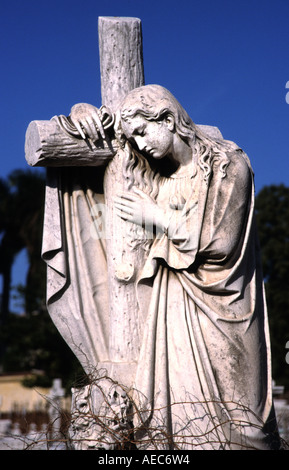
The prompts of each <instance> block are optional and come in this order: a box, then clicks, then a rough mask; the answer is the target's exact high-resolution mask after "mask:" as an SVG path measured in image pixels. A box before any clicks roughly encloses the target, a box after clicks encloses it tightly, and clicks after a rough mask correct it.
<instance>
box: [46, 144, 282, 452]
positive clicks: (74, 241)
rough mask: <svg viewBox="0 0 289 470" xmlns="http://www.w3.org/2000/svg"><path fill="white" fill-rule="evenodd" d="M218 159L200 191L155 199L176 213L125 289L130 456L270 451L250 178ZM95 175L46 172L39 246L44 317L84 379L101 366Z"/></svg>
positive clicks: (103, 318)
mask: <svg viewBox="0 0 289 470" xmlns="http://www.w3.org/2000/svg"><path fill="white" fill-rule="evenodd" d="M228 159H229V163H228V166H227V168H226V174H225V175H224V171H223V169H221V168H220V167H219V166H218V162H216V163H215V164H214V167H213V170H212V176H211V179H210V181H209V183H208V182H207V181H205V180H204V175H203V172H202V170H201V169H200V168H199V169H198V172H197V174H196V175H195V176H194V177H192V176H191V175H187V176H186V177H184V178H183V179H182V180H181V181H180V180H179V179H178V178H164V179H163V180H162V183H161V185H160V188H159V194H158V197H157V202H158V204H159V205H160V207H163V208H164V209H167V207H168V206H169V203H170V199H171V198H172V196H177V197H178V198H179V199H180V200H181V201H184V204H183V205H182V206H180V207H179V208H178V209H177V210H176V211H175V213H174V215H175V216H174V217H173V218H172V219H171V221H170V224H169V227H168V230H167V233H165V234H163V235H161V236H160V237H156V238H155V239H154V241H153V243H152V245H151V247H150V250H149V254H148V258H147V260H146V262H145V264H144V266H143V269H142V271H141V275H140V276H139V278H138V280H137V282H136V289H138V288H141V287H142V286H144V285H145V289H146V293H147V295H146V299H145V304H143V305H142V304H141V300H140V312H141V317H142V318H143V321H144V324H143V325H142V332H143V333H142V338H141V349H140V355H139V358H138V361H137V372H136V376H135V381H134V390H135V403H136V404H137V408H138V410H137V411H138V412H137V413H136V420H135V429H136V439H138V440H139V443H140V444H139V447H140V448H145V449H147V448H154V447H155V446H157V448H159V449H161V448H164V449H167V448H168V447H169V448H173V449H177V448H181V449H227V448H230V449H235V448H236V449H240V448H241V449H243V448H244V449H245V448H254V449H269V448H274V446H275V445H276V448H277V447H278V446H279V441H278V438H277V437H276V443H275V441H274V439H275V437H274V436H275V434H274V431H275V429H273V428H274V426H275V424H276V421H275V418H274V410H273V407H272V396H271V388H272V386H271V364H270V342H269V332H268V320H267V312H266V303H265V299H264V290H263V280H262V272H261V266H260V254H259V248H258V242H257V239H256V230H255V222H254V182H253V174H252V171H251V168H250V166H249V164H248V160H247V157H246V156H245V155H244V154H243V152H242V151H241V150H240V149H237V148H236V149H234V150H233V151H232V152H231V154H230V155H228ZM221 170H222V171H221ZM99 171H100V170H99V169H98V168H97V169H96V170H95V171H93V172H92V171H91V169H90V170H89V171H87V169H83V170H82V171H80V170H79V169H69V170H65V171H61V180H58V182H56V181H55V174H53V171H51V173H50V175H49V178H50V179H49V180H48V185H47V202H46V216H45V225H44V238H43V258H44V260H45V261H46V263H47V266H48V271H47V272H48V291H47V301H48V309H49V312H50V315H51V317H52V319H53V321H54V322H55V324H56V326H57V328H58V329H59V331H60V333H61V334H62V336H63V337H64V339H65V340H66V341H67V342H68V344H69V345H70V347H71V348H72V350H73V351H74V353H75V355H76V356H77V357H78V358H79V360H80V362H81V364H82V365H83V367H84V369H85V370H87V371H89V365H91V364H94V365H97V362H106V361H109V360H110V358H109V331H110V330H109V316H108V299H107V283H108V280H107V269H105V267H106V247H105V240H104V239H103V237H101V236H99V237H98V236H97V234H96V233H95V232H93V236H92V232H91V230H92V226H93V227H94V229H95V224H94V222H95V220H94V219H95V216H94V215H95V213H96V212H97V211H96V212H95V211H94V210H93V208H94V207H95V205H96V206H97V205H98V204H102V203H103V202H104V199H103V197H104V196H103V191H101V190H100V188H98V187H97V184H96V183H97V182H98V181H103V175H101V174H100V173H98V172H99ZM58 175H59V173H58ZM53 178H54V180H53ZM76 182H77V183H76ZM240 195H241V196H240ZM140 298H141V296H140ZM147 305H149V306H148V307H147ZM123 379H124V380H123V381H124V382H125V377H123Z"/></svg>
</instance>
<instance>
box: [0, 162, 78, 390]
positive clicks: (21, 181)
mask: <svg viewBox="0 0 289 470" xmlns="http://www.w3.org/2000/svg"><path fill="white" fill-rule="evenodd" d="M44 197H45V175H44V174H43V173H40V172H37V171H34V170H27V171H22V170H21V171H20V170H17V171H14V172H13V173H11V175H9V177H8V178H7V181H4V180H3V179H0V274H2V278H3V285H2V296H1V297H2V301H1V305H0V314H1V323H2V324H1V329H0V353H1V354H0V355H1V357H0V363H1V367H2V369H3V371H4V372H27V371H31V370H32V369H37V370H41V371H44V375H43V374H39V375H36V376H35V378H34V379H33V383H30V386H32V385H33V386H34V385H44V384H47V385H48V386H50V385H51V384H52V380H53V379H54V378H57V377H60V378H62V380H63V385H64V386H66V387H67V388H68V389H69V388H70V387H71V385H72V384H73V383H74V381H75V378H76V376H78V375H83V370H82V368H81V366H80V364H79V362H78V360H77V359H76V358H75V356H74V354H73V353H72V351H71V350H70V348H69V347H68V346H67V344H66V343H65V342H64V340H63V339H62V337H61V336H60V334H59V333H58V331H57V329H56V327H55V326H54V324H53V322H52V320H51V318H50V316H49V314H48V312H47V310H46V307H45V297H46V266H45V263H44V262H43V261H42V259H41V243H42V226H43V215H44ZM23 249H25V250H26V252H27V258H28V274H27V279H26V283H25V285H24V286H18V288H17V292H18V299H20V301H21V303H22V305H23V310H24V311H25V312H26V313H25V315H23V316H20V315H15V314H13V313H11V312H9V303H10V297H11V293H12V288H11V269H12V266H13V262H14V259H15V256H16V255H17V254H18V253H19V252H20V251H21V250H23ZM26 385H28V383H26Z"/></svg>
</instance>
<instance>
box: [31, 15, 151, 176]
mask: <svg viewBox="0 0 289 470" xmlns="http://www.w3.org/2000/svg"><path fill="white" fill-rule="evenodd" d="M98 32H99V53H100V73H101V96H102V105H106V106H107V107H109V109H110V110H111V111H112V112H115V110H116V109H117V106H118V104H119V102H120V100H121V99H122V98H123V97H124V96H125V95H126V94H127V93H128V92H129V91H130V90H132V89H133V88H136V87H138V86H141V85H143V84H144V73H143V53H142V32H141V21H140V20H139V19H138V18H118V17H100V18H99V20H98ZM106 134H107V136H106V139H104V140H103V139H101V137H100V138H99V140H98V141H97V142H96V144H95V146H93V145H92V144H91V142H90V141H89V140H88V139H87V140H83V139H82V138H81V137H80V136H79V135H78V132H77V131H76V129H75V128H73V126H72V125H71V123H70V122H69V119H67V118H66V117H65V116H55V117H53V118H52V119H51V120H50V121H32V122H31V123H30V124H29V126H28V128H27V131H26V138H25V157H26V160H27V162H28V164H29V165H30V166H44V167H48V166H54V167H61V166H99V165H102V164H104V163H106V162H108V161H110V160H111V159H112V158H113V156H114V155H115V153H116V150H117V143H116V141H115V140H114V138H113V134H112V133H111V137H110V132H109V129H108V130H107V132H106Z"/></svg>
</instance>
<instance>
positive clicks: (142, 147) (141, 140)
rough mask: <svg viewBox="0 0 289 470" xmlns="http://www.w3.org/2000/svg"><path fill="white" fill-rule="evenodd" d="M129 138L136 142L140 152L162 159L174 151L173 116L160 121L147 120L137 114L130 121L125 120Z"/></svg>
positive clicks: (124, 125) (126, 132) (124, 124)
mask: <svg viewBox="0 0 289 470" xmlns="http://www.w3.org/2000/svg"><path fill="white" fill-rule="evenodd" d="M122 127H123V131H124V134H125V136H126V137H127V139H128V140H129V141H130V142H132V143H135V144H136V146H137V148H138V149H139V151H140V152H144V153H147V154H148V155H150V156H152V157H153V158H156V159H161V158H163V157H165V156H167V155H170V154H172V152H173V132H172V130H173V128H174V125H173V118H171V116H168V117H167V118H165V119H163V120H160V121H147V120H146V119H145V118H144V117H143V116H141V115H140V114H137V115H136V116H134V117H133V118H132V119H130V120H129V121H123V124H122Z"/></svg>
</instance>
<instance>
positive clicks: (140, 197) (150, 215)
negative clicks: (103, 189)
mask: <svg viewBox="0 0 289 470" xmlns="http://www.w3.org/2000/svg"><path fill="white" fill-rule="evenodd" d="M115 209H116V213H117V215H118V216H119V217H121V218H122V219H123V220H127V221H128V222H132V223H135V224H137V225H140V226H144V227H146V228H149V229H152V228H153V227H157V228H160V229H161V230H162V231H165V230H166V228H167V223H166V214H165V212H164V211H163V210H162V209H161V208H160V207H159V206H158V205H157V203H156V202H155V201H154V200H153V199H152V198H151V197H150V196H148V195H147V194H145V193H144V192H143V191H141V190H140V189H137V188H134V193H124V194H122V196H120V197H116V198H115Z"/></svg>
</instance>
